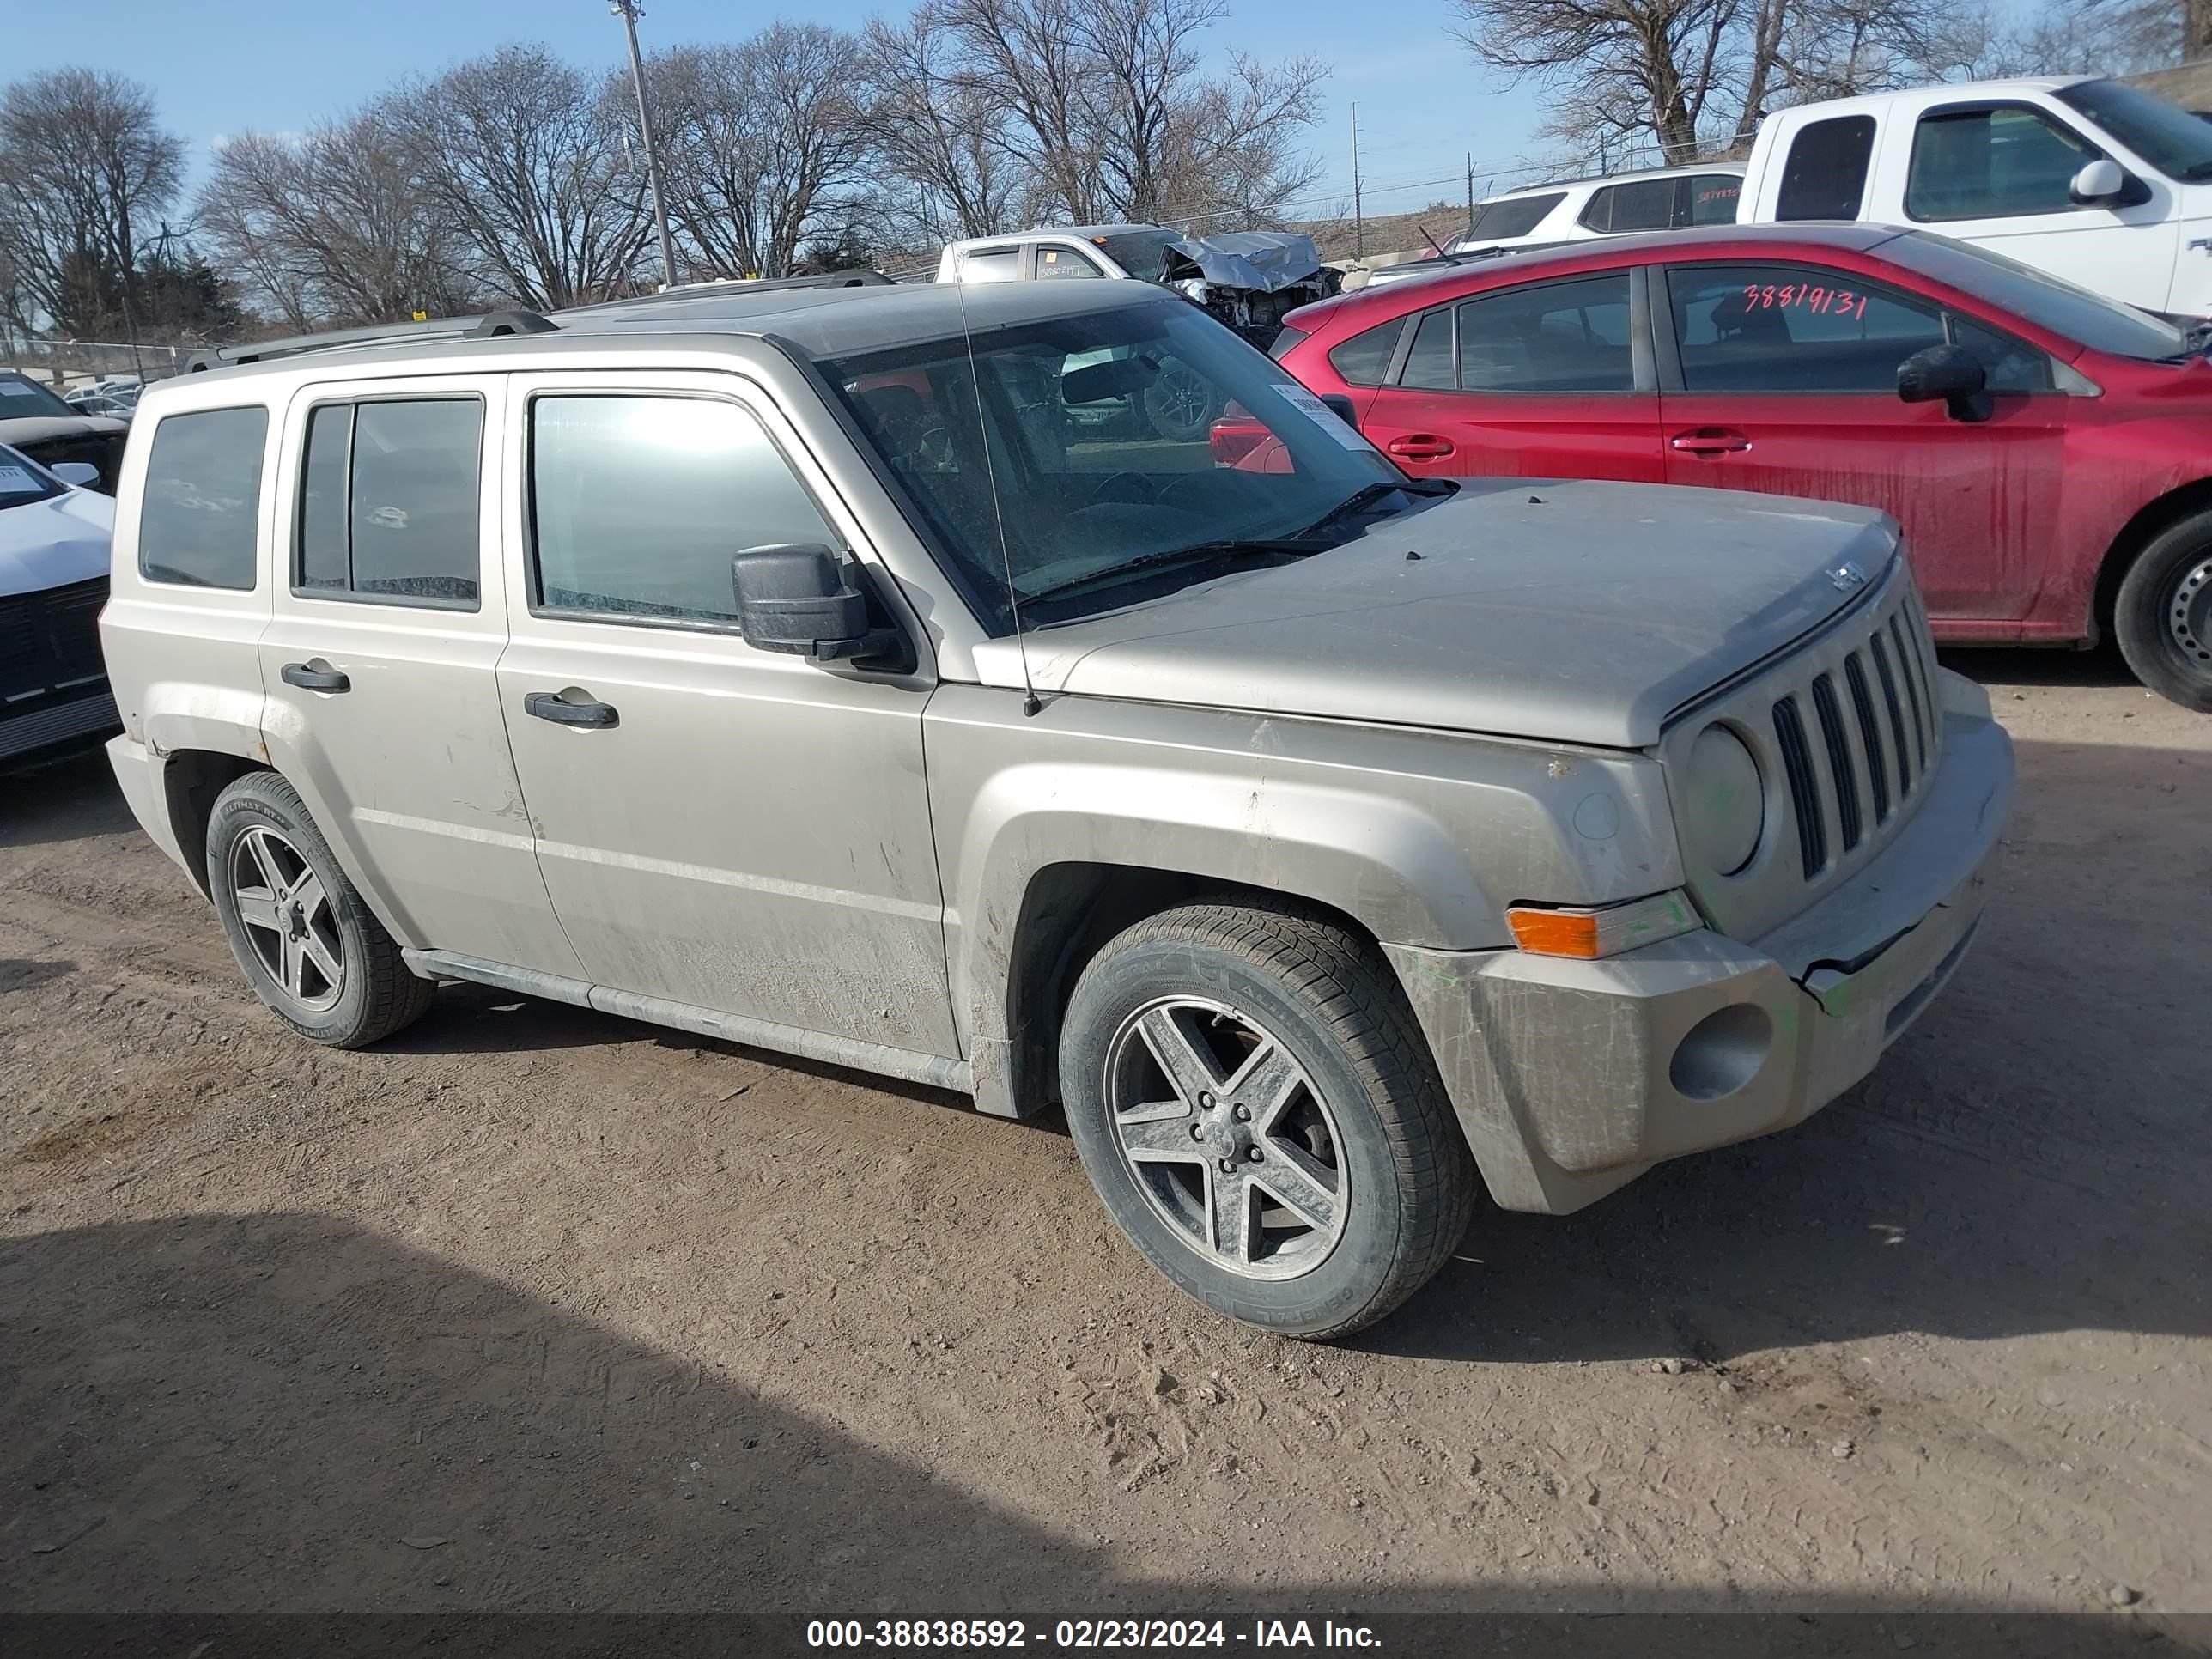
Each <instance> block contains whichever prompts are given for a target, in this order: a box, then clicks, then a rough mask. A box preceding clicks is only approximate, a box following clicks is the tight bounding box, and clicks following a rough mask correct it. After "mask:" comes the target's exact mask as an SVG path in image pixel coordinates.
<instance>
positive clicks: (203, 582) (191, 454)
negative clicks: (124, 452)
mask: <svg viewBox="0 0 2212 1659" xmlns="http://www.w3.org/2000/svg"><path fill="white" fill-rule="evenodd" d="M268 439H269V411H268V410H265V409H261V408H253V409H210V410H201V411H200V412H198V413H197V414H191V415H171V416H165V417H164V418H163V420H162V422H161V425H160V426H158V427H156V428H155V429H154V447H153V449H152V451H151V452H150V453H149V454H148V456H147V458H146V486H145V492H144V494H143V495H142V496H141V497H140V498H139V503H138V574H140V575H142V576H143V577H144V578H145V579H146V580H148V581H149V582H176V583H180V584H181V585H183V586H186V587H225V588H230V589H233V590H234V591H236V592H241V593H243V592H250V591H251V590H252V587H253V585H254V581H255V580H256V578H255V568H256V566H257V564H258V560H257V559H256V557H255V555H254V549H255V546H256V544H257V537H256V533H255V532H256V529H257V526H258V525H259V523H260V519H261V452H262V450H263V448H264V446H265V445H266V444H267V442H268Z"/></svg>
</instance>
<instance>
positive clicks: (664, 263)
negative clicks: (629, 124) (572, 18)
mask: <svg viewBox="0 0 2212 1659" xmlns="http://www.w3.org/2000/svg"><path fill="white" fill-rule="evenodd" d="M607 9H608V10H609V11H611V12H612V13H613V14H614V15H616V16H617V17H619V18H621V19H622V20H623V30H624V32H625V33H628V34H629V78H630V84H631V85H632V86H634V87H635V88H637V136H638V139H639V141H640V142H641V143H643V144H644V146H645V177H646V181H647V183H648V184H650V185H652V186H653V224H654V225H655V226H656V227H657V228H659V232H660V284H661V286H662V287H663V288H673V287H675V286H676V244H675V242H674V241H673V240H671V239H670V237H669V234H668V198H667V192H666V191H665V190H663V189H662V187H661V183H660V146H659V144H658V143H655V142H654V141H653V103H652V100H650V99H648V98H647V97H646V95H645V59H644V58H641V56H639V54H638V50H637V20H638V19H639V18H641V17H642V16H644V15H645V8H644V7H643V6H641V5H640V4H639V3H638V0H607Z"/></svg>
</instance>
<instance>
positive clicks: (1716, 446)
mask: <svg viewBox="0 0 2212 1659" xmlns="http://www.w3.org/2000/svg"><path fill="white" fill-rule="evenodd" d="M1668 443H1669V444H1670V445H1671V446H1672V447H1674V448H1676V449H1679V450H1680V451H1681V452H1682V453H1684V454H1686V455H1734V454H1737V453H1741V451H1743V450H1747V449H1749V448H1750V447H1751V440H1750V439H1749V438H1747V437H1746V436H1744V435H1743V434H1742V433H1741V432H1738V431H1737V430H1736V429H1735V428H1734V427H1732V426H1701V427H1699V428H1697V429H1696V430H1695V431H1694V432H1677V433H1676V434H1675V435H1674V436H1673V437H1672V438H1670V439H1668Z"/></svg>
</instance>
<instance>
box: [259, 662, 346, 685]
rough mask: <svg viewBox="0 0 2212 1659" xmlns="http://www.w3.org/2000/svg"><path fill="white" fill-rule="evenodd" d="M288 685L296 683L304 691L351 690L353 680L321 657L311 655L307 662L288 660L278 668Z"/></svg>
mask: <svg viewBox="0 0 2212 1659" xmlns="http://www.w3.org/2000/svg"><path fill="white" fill-rule="evenodd" d="M277 672H278V674H279V675H281V676H282V677H283V681H284V684H287V685H296V686H298V687H299V688H300V690H302V691H330V692H338V691H350V690H353V681H352V680H351V679H350V678H348V677H347V676H346V675H344V674H343V673H342V672H340V671H338V670H337V669H335V668H333V667H331V665H330V664H328V663H326V662H325V661H324V660H323V659H321V658H320V657H310V658H308V659H307V661H305V662H288V663H286V664H285V665H283V667H282V668H281V669H279V670H277Z"/></svg>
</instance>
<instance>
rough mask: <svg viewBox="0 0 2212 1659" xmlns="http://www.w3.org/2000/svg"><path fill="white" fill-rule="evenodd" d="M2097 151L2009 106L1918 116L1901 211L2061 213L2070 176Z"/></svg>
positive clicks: (1940, 215) (1934, 218) (1982, 215)
mask: <svg viewBox="0 0 2212 1659" xmlns="http://www.w3.org/2000/svg"><path fill="white" fill-rule="evenodd" d="M2097 159H2098V157H2097V152H2096V151H2095V150H2094V149H2091V148H2090V147H2089V145H2088V144H2087V143H2084V142H2083V141H2082V140H2081V139H2080V138H2078V137H2075V135H2074V134H2072V133H2070V132H2069V131H2066V129H2065V128H2063V127H2062V126H2060V125H2058V124H2057V122H2055V121H2053V120H2051V118H2049V117H2048V116H2046V115H2044V114H2043V113H2042V112H2039V111H2037V110H2033V109H2028V108H2026V107H2024V106H2020V105H2016V104H2006V105H2000V106H1997V107H1996V108H1994V109H1965V110H1944V111H1942V112H1938V113H1936V114H1933V115H1923V116H1922V117H1921V118H1920V124H1919V125H1918V126H1917V128H1916V129H1915V130H1914V132H1913V135H1912V161H1911V167H1910V169H1909V170H1908V171H1907V173H1906V174H1905V213H1906V214H1907V216H1910V217H1911V218H1914V219H1917V220H1921V221H1923V222H1937V223H1940V222H1946V221H1949V220H1955V219H2000V218H2005V217H2008V216H2014V215H2019V214H2033V213H2063V212H2065V211H2067V210H2069V209H2072V208H2073V207H2075V205H2076V204H2075V200H2074V195H2073V183H2074V175H2075V173H2079V172H2080V171H2081V169H2082V168H2083V167H2085V166H2087V164H2088V163H2089V162H2091V161H2095V160H2097Z"/></svg>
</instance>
